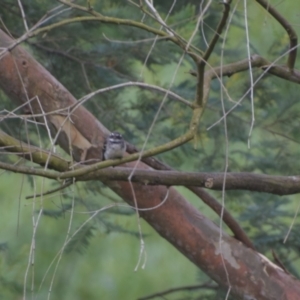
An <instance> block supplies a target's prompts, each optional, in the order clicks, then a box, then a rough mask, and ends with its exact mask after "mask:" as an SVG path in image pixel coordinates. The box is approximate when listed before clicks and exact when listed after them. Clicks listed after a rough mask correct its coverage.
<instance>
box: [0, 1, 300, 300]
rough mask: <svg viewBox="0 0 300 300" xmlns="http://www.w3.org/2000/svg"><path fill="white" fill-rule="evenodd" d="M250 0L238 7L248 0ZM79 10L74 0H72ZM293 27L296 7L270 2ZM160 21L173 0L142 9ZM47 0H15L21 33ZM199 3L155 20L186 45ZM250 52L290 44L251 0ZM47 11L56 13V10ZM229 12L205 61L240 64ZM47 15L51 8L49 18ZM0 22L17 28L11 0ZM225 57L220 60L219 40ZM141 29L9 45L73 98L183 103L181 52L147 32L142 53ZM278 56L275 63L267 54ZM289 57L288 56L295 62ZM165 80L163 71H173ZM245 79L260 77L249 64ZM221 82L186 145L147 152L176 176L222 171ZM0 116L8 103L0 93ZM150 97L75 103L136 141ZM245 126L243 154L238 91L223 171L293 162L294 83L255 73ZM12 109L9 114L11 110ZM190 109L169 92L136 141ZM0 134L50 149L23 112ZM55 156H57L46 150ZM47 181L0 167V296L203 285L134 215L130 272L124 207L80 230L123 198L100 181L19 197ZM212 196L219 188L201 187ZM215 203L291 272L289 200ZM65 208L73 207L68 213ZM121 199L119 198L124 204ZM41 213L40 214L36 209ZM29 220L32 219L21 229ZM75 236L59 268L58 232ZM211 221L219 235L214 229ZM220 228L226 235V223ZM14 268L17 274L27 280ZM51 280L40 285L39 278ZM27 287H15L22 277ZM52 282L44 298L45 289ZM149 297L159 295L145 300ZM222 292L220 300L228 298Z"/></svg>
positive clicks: (184, 295)
mask: <svg viewBox="0 0 300 300" xmlns="http://www.w3.org/2000/svg"><path fill="white" fill-rule="evenodd" d="M248 2H249V1H248ZM76 3H78V4H81V5H85V4H86V2H85V1H76ZM270 3H271V4H272V5H275V6H276V8H277V10H278V11H279V12H280V13H281V14H282V15H283V16H284V17H285V18H286V19H287V20H289V22H290V23H291V24H292V25H293V26H294V28H295V30H296V31H297V32H298V33H299V21H298V19H299V13H298V12H299V11H300V2H299V3H298V2H297V3H296V2H295V1H290V2H288V1H284V2H280V3H279V4H278V3H277V2H275V1H270ZM91 4H92V5H93V8H94V9H95V11H98V12H100V13H101V14H103V15H106V16H112V17H118V18H126V19H132V20H136V21H141V19H143V22H144V23H145V24H147V25H149V26H154V27H155V28H159V24H157V23H155V21H154V20H153V19H151V18H149V17H147V16H145V17H144V18H143V14H142V13H141V12H140V11H139V10H138V9H137V8H136V7H135V6H133V5H130V3H129V2H125V1H120V0H115V1H108V0H107V1H91ZM154 4H155V7H156V9H157V11H158V12H159V13H160V14H161V16H162V18H163V19H164V18H165V17H166V16H167V14H168V11H169V9H170V7H171V5H172V1H163V2H161V3H154ZM57 5H58V3H56V2H54V1H49V0H47V1H46V0H44V1H43V0H39V1H38V0H31V1H23V7H24V11H25V12H26V17H27V21H28V26H29V27H32V26H33V25H34V24H35V23H36V22H37V21H38V20H40V19H41V17H42V16H43V15H45V14H46V13H47V12H48V11H50V10H51V9H53V8H54V7H56V6H57ZM205 5H206V2H203V3H202V2H201V1H200V4H199V1H183V0H180V1H176V5H175V6H174V9H173V10H172V12H171V14H170V16H169V19H168V21H167V23H168V24H169V25H170V26H172V28H173V29H174V30H176V32H177V33H178V34H180V35H181V36H182V37H183V38H185V39H189V38H190V36H191V34H192V32H193V30H194V29H195V26H196V21H197V16H198V15H199V14H200V13H201V9H203V8H204V6H205ZM247 5H248V6H247V19H248V24H249V39H250V51H251V54H252V55H253V54H259V55H262V56H264V57H265V58H266V59H268V60H269V61H275V60H276V63H279V64H283V63H285V62H286V60H287V50H288V47H289V39H288V36H287V34H286V32H285V31H284V30H283V29H282V27H281V26H279V25H278V23H277V22H276V21H275V20H274V19H273V18H272V17H271V16H270V15H269V14H268V13H267V12H266V11H265V10H263V9H262V8H261V7H260V6H259V5H258V4H257V3H255V1H251V2H249V3H248V4H247ZM222 10H223V8H222V5H221V4H220V3H218V2H217V1H213V3H212V4H211V6H210V8H209V9H208V11H207V13H206V14H205V18H204V21H203V23H201V24H200V27H199V30H198V32H197V34H196V36H195V38H194V40H193V44H194V45H195V46H196V47H198V48H200V49H202V50H205V49H206V46H207V45H206V43H207V41H209V40H210V39H211V38H212V36H213V33H214V29H215V28H216V26H217V24H218V22H219V20H220V18H221V16H222ZM57 11H60V9H58V10H57ZM232 11H233V12H234V15H233V17H232V18H231V21H230V26H229V28H228V31H227V33H226V35H225V34H223V36H222V38H221V39H220V42H219V43H218V44H217V45H216V48H215V50H214V53H213V54H212V56H211V58H210V60H209V64H210V65H211V66H218V65H220V63H221V62H222V61H223V63H224V64H227V63H231V62H236V61H238V60H242V59H245V58H247V39H246V30H245V17H244V7H243V3H242V1H233V3H232ZM52 14H53V12H52ZM80 15H85V14H84V13H83V12H79V11H77V10H64V11H63V12H62V13H61V14H59V15H57V16H56V17H55V18H53V19H51V20H49V21H48V22H47V23H45V24H44V25H45V26H47V25H50V24H52V23H55V22H58V21H61V20H64V19H66V18H71V17H76V16H80ZM0 16H1V20H2V23H1V24H0V28H1V29H4V25H5V27H6V28H7V29H8V30H9V32H10V33H11V34H12V35H13V36H14V37H19V36H21V35H22V34H24V32H25V31H24V24H23V22H22V18H21V14H20V9H19V7H18V2H17V1H16V0H5V1H3V3H1V10H0ZM223 39H224V40H225V43H224V56H223V58H221V53H222V52H221V51H222V46H221V45H222V42H223ZM152 43H153V35H152V34H150V33H148V32H145V31H142V30H140V29H138V28H134V27H129V26H127V27H125V26H115V25H111V24H103V23H97V22H82V23H74V24H71V25H67V26H62V27H60V28H59V29H55V30H52V31H49V32H47V33H45V34H43V35H39V36H36V37H33V38H31V39H29V40H27V41H26V42H24V43H23V44H22V46H23V47H25V48H26V50H27V51H29V52H30V53H31V54H32V55H33V56H34V58H35V59H36V60H37V61H39V62H40V63H41V64H42V65H43V66H44V67H45V68H47V69H48V70H49V71H50V72H51V73H52V74H53V75H54V76H55V77H56V78H57V79H58V80H59V81H60V82H61V83H62V84H64V85H65V86H66V87H67V88H68V89H69V90H70V91H71V93H72V94H73V95H74V96H75V97H77V98H78V99H79V98H81V97H82V96H84V95H86V94H87V93H89V92H91V91H95V90H97V89H100V88H104V87H108V86H111V85H114V84H118V83H123V82H127V81H143V82H146V83H148V84H156V85H158V86H161V87H164V88H169V85H170V83H172V82H173V81H174V82H173V84H172V87H171V90H172V91H174V92H176V93H178V94H179V95H181V96H182V97H185V98H186V99H188V100H190V101H193V100H194V97H195V88H196V79H195V78H194V77H192V76H191V75H190V74H189V71H190V70H193V69H195V66H194V64H193V62H192V60H191V59H190V58H189V57H188V56H185V57H184V60H183V62H182V64H181V65H180V66H179V67H178V62H179V60H180V57H181V56H182V54H183V53H182V50H180V49H179V48H178V47H177V46H176V45H173V44H172V43H171V42H169V41H163V40H159V41H157V42H156V44H155V47H154V48H153V50H152V51H151V55H150V56H149V58H148V60H147V62H145V61H146V57H147V54H148V53H149V51H150V49H151V45H152ZM281 56H282V58H281V59H280V60H279V61H277V59H278V57H281ZM299 67H300V62H299V59H297V62H296V68H298V69H299ZM176 70H177V72H176V76H175V77H173V75H174V73H175V71H176ZM252 71H253V76H254V80H256V79H257V78H259V76H260V75H261V74H262V72H261V70H258V69H253V70H252ZM223 84H224V86H225V87H226V89H227V93H228V94H229V95H230V99H229V98H228V97H226V95H224V97H225V98H224V105H225V109H226V110H229V109H230V108H231V107H232V106H233V105H234V104H235V102H234V101H238V100H239V99H241V98H242V96H243V95H244V93H246V91H247V90H248V89H249V88H250V86H251V83H250V77H249V72H243V73H238V74H235V75H233V76H231V77H229V78H223ZM220 90H221V85H220V82H219V81H218V80H215V81H213V82H212V84H211V92H210V97H209V101H208V104H207V107H206V111H205V113H204V115H203V118H202V121H201V124H200V128H199V135H198V139H197V142H196V143H193V142H191V143H188V144H186V145H184V146H182V147H180V148H178V149H175V150H172V151H170V152H168V153H164V154H162V155H159V156H158V158H159V159H160V160H162V161H163V162H165V163H167V164H169V165H171V166H172V167H174V168H175V169H177V170H181V171H199V172H200V171H201V172H202V171H203V172H204V171H205V172H222V171H224V166H225V150H226V137H225V134H224V123H223V122H220V123H219V124H218V125H216V126H214V127H213V128H212V129H210V130H207V128H208V127H210V126H211V125H212V124H214V123H215V122H216V121H218V120H219V119H220V117H221V116H222V106H221V101H220V99H221V96H220ZM0 99H1V100H0V110H1V112H2V114H5V113H6V112H7V111H9V110H12V109H13V108H15V107H14V105H13V104H12V103H11V102H10V100H9V99H8V98H7V97H6V96H5V95H4V94H3V93H2V92H1V91H0ZM162 99H163V95H161V94H158V93H156V92H153V91H151V92H150V91H146V90H143V89H140V88H137V87H130V88H124V89H118V90H113V91H109V92H106V93H101V94H99V95H97V96H95V97H93V98H92V99H91V100H90V101H88V102H87V103H85V106H86V107H87V109H89V110H90V111H91V112H92V113H93V114H94V115H95V116H96V117H97V118H98V119H99V120H100V121H101V122H102V123H103V124H104V125H105V126H106V127H107V128H108V129H109V130H111V131H113V130H118V131H120V132H121V133H122V134H123V136H124V137H125V139H126V140H128V141H129V142H130V143H132V144H134V145H136V146H137V147H139V148H141V147H142V145H143V143H144V141H145V136H146V135H147V133H148V130H149V128H150V125H151V123H152V121H153V118H154V115H155V113H156V112H157V109H158V107H159V105H160V103H161V101H162ZM254 101H255V124H254V130H253V133H252V137H251V147H250V149H249V148H248V145H247V143H248V135H249V130H250V126H251V118H252V110H251V99H250V95H249V94H247V96H246V97H245V99H244V100H243V102H242V103H241V105H239V106H237V107H236V108H235V110H234V111H233V112H232V113H231V114H229V116H228V118H227V130H228V154H229V156H228V164H229V169H228V170H229V171H234V172H239V171H241V172H256V173H265V174H269V175H277V174H278V175H279V174H280V175H286V176H288V175H297V174H298V173H299V169H300V163H299V141H300V136H299V121H300V105H299V87H298V86H297V85H296V84H294V83H290V82H287V81H284V80H282V79H279V78H276V77H274V76H271V75H265V76H264V78H263V79H260V80H259V82H258V83H257V84H256V86H255V88H254ZM16 113H21V110H18V111H17V112H16ZM191 113H192V112H191V110H190V109H189V108H187V107H185V106H183V105H182V104H180V103H178V102H175V101H173V100H170V99H169V100H168V101H167V102H166V104H165V105H164V107H163V109H162V111H161V113H160V115H159V118H158V120H157V122H156V124H155V126H154V129H153V131H152V132H151V135H150V138H149V142H148V143H147V146H146V148H147V149H149V148H151V147H153V146H157V145H160V144H163V143H165V142H167V141H169V140H171V139H173V138H175V137H178V136H180V135H181V134H183V133H184V132H186V130H187V129H188V126H189V122H190V118H191ZM0 127H1V129H2V130H4V131H5V132H7V133H8V134H11V135H13V136H15V137H16V138H18V139H20V140H23V141H25V142H28V139H30V141H31V143H33V144H35V145H41V147H44V148H46V149H49V148H50V146H51V144H50V141H49V138H48V136H47V134H46V132H45V131H44V128H43V127H42V126H36V125H34V124H30V123H24V120H22V119H18V118H15V119H5V121H2V122H1V123H0ZM56 151H57V152H58V153H60V154H61V155H64V156H65V157H67V156H66V154H64V153H62V151H61V150H60V149H59V147H57V149H56ZM0 156H1V161H5V162H10V163H18V164H24V165H30V164H29V163H28V162H26V161H23V160H21V161H19V160H18V158H16V157H15V156H13V155H7V154H6V153H5V152H4V151H2V152H0ZM58 186H59V184H58V183H54V182H52V181H49V180H46V179H41V178H34V177H32V176H25V175H20V174H12V173H9V172H4V171H3V172H2V173H1V178H0V199H1V202H0V203H1V217H0V226H1V230H0V287H1V288H0V299H22V296H23V295H24V286H26V288H25V289H26V296H27V298H26V299H47V298H48V296H49V295H50V296H49V297H50V298H51V299H72V300H73V299H91V300H92V299H138V298H139V297H145V296H146V295H148V294H154V293H158V292H160V291H163V290H166V289H169V288H175V287H178V286H184V285H195V284H203V283H205V282H207V281H208V280H209V279H208V278H207V276H206V275H205V274H204V273H203V272H201V270H199V269H198V268H196V267H195V266H194V265H193V264H192V263H191V262H189V261H188V259H187V258H185V257H183V256H182V255H181V254H180V253H179V252H178V251H177V250H176V249H175V248H174V247H173V246H171V245H170V244H169V243H168V242H166V241H165V240H164V239H162V238H161V237H160V236H158V234H157V233H156V232H155V231H154V230H153V229H152V228H151V227H149V226H148V225H147V224H146V223H145V222H144V221H143V220H141V224H142V231H143V234H144V238H145V245H146V252H147V260H146V264H145V268H144V269H143V268H142V264H140V266H139V267H138V270H137V271H136V272H135V271H134V269H135V267H136V265H137V262H138V258H139V252H140V240H139V236H138V231H137V219H136V215H135V214H134V213H133V211H132V210H131V209H129V208H126V207H121V206H120V207H119V206H118V207H117V206H116V207H114V208H109V209H106V210H103V211H102V212H101V213H99V214H98V215H97V216H96V217H94V218H93V219H92V220H91V221H90V222H88V223H87V224H86V225H85V226H83V227H81V226H82V225H83V224H84V222H85V221H86V220H87V219H88V218H90V217H91V215H92V213H91V212H92V211H95V210H98V209H101V208H103V207H105V206H106V205H111V204H112V203H117V204H120V203H121V204H124V202H122V200H121V199H119V198H118V197H117V196H116V195H115V194H114V193H112V192H111V191H110V190H109V189H107V188H106V187H105V186H104V185H102V184H101V183H99V182H87V183H77V184H76V185H75V186H71V187H70V188H68V189H67V190H64V191H63V192H59V193H56V194H54V195H51V196H44V197H42V198H36V199H35V200H33V199H27V200H26V199H25V197H26V196H29V195H33V194H39V193H44V192H46V191H48V190H50V189H53V188H55V187H58ZM178 190H179V191H180V192H181V193H182V194H183V195H184V196H185V197H186V198H187V200H188V201H190V202H191V203H192V204H193V205H194V206H195V207H197V208H198V209H199V210H200V211H201V212H202V213H203V214H205V215H206V216H208V217H209V218H211V219H212V220H214V221H215V222H216V223H217V224H219V219H218V218H217V216H216V215H215V214H214V213H212V212H211V210H210V209H209V208H207V207H206V206H205V205H204V204H203V203H202V202H201V201H200V200H199V199H197V198H196V197H195V196H193V195H192V194H191V193H190V192H188V191H187V190H186V189H184V188H178ZM211 194H212V195H214V196H215V197H216V199H218V200H219V201H221V199H222V194H221V192H211ZM225 203H226V208H227V209H228V210H229V211H230V212H231V213H232V214H233V215H234V217H235V218H236V219H237V220H238V221H239V222H240V223H241V225H242V227H243V228H244V230H245V231H246V233H247V234H248V235H249V236H250V238H251V239H252V240H253V242H254V244H255V246H256V247H257V249H258V251H259V252H261V253H263V254H264V255H267V256H268V257H269V258H271V259H272V256H271V250H272V249H273V250H275V252H276V253H277V255H278V257H279V258H280V259H281V261H282V262H283V263H284V265H285V266H286V267H287V268H288V270H289V271H290V272H291V273H292V274H293V275H295V276H296V277H298V278H299V275H300V274H299V270H300V264H299V247H300V238H299V234H298V232H299V230H300V223H299V218H296V220H295V223H294V225H293V229H292V231H291V233H290V236H289V239H288V241H287V243H286V244H283V239H284V237H285V236H286V234H287V231H288V229H289V226H290V225H291V224H292V220H293V217H294V213H295V211H296V210H297V207H298V203H299V197H298V195H294V196H284V197H279V196H275V195H270V194H264V193H253V192H249V191H229V192H226V197H225ZM72 205H73V206H74V209H73V214H72V213H71V211H72ZM124 205H125V204H124ZM41 209H42V210H41ZM33 219H34V220H35V222H37V220H38V223H37V224H33ZM35 228H36V234H35V244H34V253H35V254H34V261H33V262H29V253H30V249H31V246H32V245H33V243H32V237H33V232H34V230H35ZM79 228H81V229H80V230H79V232H78V233H77V234H76V235H75V236H74V237H73V238H72V240H71V242H70V243H69V244H68V245H67V246H66V248H65V251H64V253H63V255H62V257H61V259H60V260H59V263H58V264H57V262H58V260H57V259H58V256H57V255H58V253H59V251H60V250H61V249H62V247H63V245H64V242H65V240H66V238H68V237H70V236H71V235H72V234H73V233H74V232H75V231H76V230H78V229H79ZM224 229H225V230H227V228H226V226H225V225H224ZM228 232H229V231H228ZM26 274H27V275H26ZM52 280H53V283H52ZM25 282H26V284H25ZM50 287H51V293H50V294H49V289H50ZM158 299H159V297H158ZM165 299H225V294H224V291H222V290H219V289H215V288H207V289H199V290H194V291H182V292H177V293H173V294H170V295H167V296H165ZM229 299H230V298H229Z"/></svg>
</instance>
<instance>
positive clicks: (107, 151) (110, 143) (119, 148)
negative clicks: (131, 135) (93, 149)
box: [104, 131, 126, 160]
mask: <svg viewBox="0 0 300 300" xmlns="http://www.w3.org/2000/svg"><path fill="white" fill-rule="evenodd" d="M125 151H126V143H125V141H124V139H123V137H122V135H121V134H120V133H119V132H116V131H115V132H112V133H111V134H110V135H109V136H108V137H107V138H106V141H105V145H104V158H105V160H107V159H116V158H122V157H123V156H124V154H125Z"/></svg>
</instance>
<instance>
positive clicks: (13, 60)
mask: <svg viewBox="0 0 300 300" xmlns="http://www.w3.org/2000/svg"><path fill="white" fill-rule="evenodd" d="M11 43H13V41H12V40H11V39H10V38H9V37H8V36H7V35H6V34H4V33H3V32H2V31H0V47H7V46H9V45H11ZM20 78H22V81H21V80H20ZM22 83H23V84H24V86H23V85H22ZM0 87H1V88H2V89H3V91H5V93H6V94H7V95H9V97H10V98H11V99H13V100H14V101H15V102H16V103H17V104H18V105H21V104H24V103H27V101H28V99H27V96H26V94H25V93H24V91H25V90H26V92H27V95H28V98H29V99H32V98H34V97H38V99H39V101H37V100H33V101H31V102H30V105H27V106H26V109H27V111H28V112H30V111H31V112H32V113H35V114H36V113H41V108H40V106H42V107H43V111H44V112H46V113H49V112H53V111H56V110H58V109H62V108H67V107H69V106H72V105H74V103H76V100H75V99H74V97H73V96H72V95H71V94H70V93H69V92H68V91H67V90H66V89H65V88H64V87H63V86H62V85H61V84H60V83H59V82H58V81H57V80H56V79H55V78H54V77H53V76H52V75H51V74H49V72H48V71H46V70H45V69H44V68H43V67H42V66H41V65H40V64H39V63H37V62H36V61H35V60H34V59H33V58H32V57H31V56H30V55H29V54H28V53H27V52H26V51H25V50H24V49H22V48H21V47H17V48H15V49H14V50H13V51H12V52H11V53H7V54H6V55H5V56H4V57H3V58H2V59H1V61H0ZM66 112H67V110H65V111H64V113H66ZM64 119H65V115H62V114H61V113H60V114H58V113H56V114H52V115H48V116H47V122H48V124H49V126H50V127H51V130H52V132H53V133H55V132H56V131H57V130H59V129H60V126H61V125H63V127H62V133H61V134H60V136H59V139H58V143H59V144H60V145H61V146H62V147H63V148H64V149H65V150H66V151H69V141H70V142H71V144H72V149H73V151H72V152H73V155H74V158H75V159H76V160H78V159H80V157H82V154H83V153H85V152H86V154H87V155H86V158H99V156H101V152H102V143H103V139H104V137H105V135H106V134H107V130H106V129H105V128H104V127H103V125H102V124H100V123H99V121H98V120H97V119H96V118H95V117H94V116H93V115H92V114H91V113H89V112H88V111H87V110H86V109H85V108H83V107H79V108H78V109H76V111H75V113H73V114H72V116H71V119H72V122H70V121H68V120H67V125H66V126H65V125H64V124H63V121H64ZM40 121H43V118H40ZM133 164H134V163H129V164H127V166H128V167H131V166H133ZM139 168H140V169H147V168H148V166H147V165H145V164H143V163H140V164H139ZM106 184H107V185H108V186H109V187H111V188H112V189H113V190H114V191H115V192H116V193H117V194H119V195H120V196H121V197H122V198H123V199H124V200H125V201H126V202H128V203H130V204H131V205H132V204H133V200H132V191H131V188H130V185H129V184H128V183H127V182H121V181H114V182H106ZM134 190H135V194H136V199H137V201H138V206H139V207H140V208H149V207H153V206H155V205H157V204H159V203H160V202H161V201H162V200H163V199H164V198H165V196H166V193H167V188H166V187H164V186H145V185H142V184H140V183H135V184H134ZM141 216H142V217H143V218H144V219H145V220H146V221H147V222H148V223H149V224H151V225H152V226H153V227H154V228H155V229H156V231H157V232H158V233H159V234H160V235H161V236H162V237H164V238H165V239H167V240H168V241H169V242H170V243H171V244H172V245H173V246H174V247H176V248H177V249H178V250H179V251H181V253H182V254H183V255H185V256H186V257H187V258H189V259H190V260H191V261H192V262H193V263H194V264H196V265H197V266H198V267H199V268H201V269H202V270H204V271H205V272H206V273H207V274H208V275H209V276H210V277H211V278H212V279H214V280H215V281H216V282H218V283H219V284H221V285H223V286H224V287H226V286H228V285H230V286H231V293H232V294H233V295H235V296H237V297H238V298H241V299H269V300H270V299H276V300H278V299H289V300H297V299H299V295H300V282H299V281H298V280H296V279H295V278H293V277H292V276H290V275H288V274H286V273H285V272H284V271H283V270H281V269H280V268H278V267H277V266H275V265H273V264H272V263H271V262H269V261H268V260H267V259H266V258H264V257H262V256H260V255H259V254H258V253H257V252H255V251H253V250H251V249H249V248H246V247H245V246H244V245H243V244H242V243H240V242H238V241H237V240H235V239H234V238H232V237H230V236H228V235H227V234H225V233H222V242H221V248H220V242H219V241H220V230H219V228H218V226H216V225H215V224H214V223H213V222H211V221H210V220H209V219H207V218H206V217H205V216H204V215H202V214H201V213H200V212H199V211H197V210H196V209H195V208H194V207H193V206H192V205H191V204H189V202H188V201H187V200H186V199H184V198H183V197H182V196H181V195H180V194H179V193H178V192H177V191H176V190H175V189H173V188H170V193H169V197H168V200H167V201H166V203H165V204H164V205H163V206H161V207H160V208H158V209H155V210H151V211H147V212H142V213H141ZM224 266H226V270H227V272H228V277H227V276H226V272H225V268H224ZM179 271H180V270H179ZM228 279H229V281H228Z"/></svg>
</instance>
